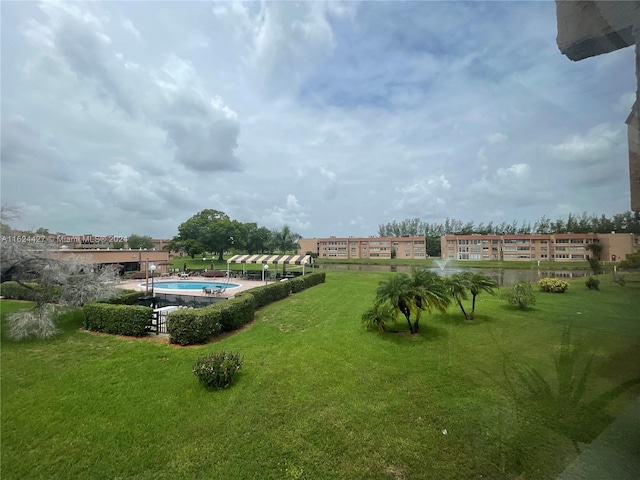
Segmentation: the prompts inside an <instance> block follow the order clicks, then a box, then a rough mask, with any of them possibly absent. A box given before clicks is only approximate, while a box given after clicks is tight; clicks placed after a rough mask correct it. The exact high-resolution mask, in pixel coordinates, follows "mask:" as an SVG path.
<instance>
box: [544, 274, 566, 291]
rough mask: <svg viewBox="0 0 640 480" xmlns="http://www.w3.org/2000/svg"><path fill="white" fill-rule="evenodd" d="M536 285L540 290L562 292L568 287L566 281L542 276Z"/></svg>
mask: <svg viewBox="0 0 640 480" xmlns="http://www.w3.org/2000/svg"><path fill="white" fill-rule="evenodd" d="M538 286H539V287H540V290H541V291H543V292H549V293H564V292H566V291H567V288H569V284H568V283H567V282H565V281H564V280H559V279H557V278H543V279H541V280H539V281H538Z"/></svg>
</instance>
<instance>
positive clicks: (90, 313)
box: [84, 302, 153, 337]
mask: <svg viewBox="0 0 640 480" xmlns="http://www.w3.org/2000/svg"><path fill="white" fill-rule="evenodd" d="M152 315H153V310H152V309H151V308H149V307H141V306H139V305H111V304H109V303H97V302H96V303H87V304H86V305H85V306H84V328H85V329H87V330H91V331H94V332H103V333H111V334H115V335H128V336H131V337H142V336H143V335H146V334H147V328H148V327H149V326H150V325H151V319H152Z"/></svg>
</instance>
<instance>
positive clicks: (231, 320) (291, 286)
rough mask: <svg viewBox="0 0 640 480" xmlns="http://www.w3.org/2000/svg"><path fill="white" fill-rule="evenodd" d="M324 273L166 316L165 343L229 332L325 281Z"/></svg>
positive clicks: (190, 341)
mask: <svg viewBox="0 0 640 480" xmlns="http://www.w3.org/2000/svg"><path fill="white" fill-rule="evenodd" d="M325 278H326V274H325V273H324V272H319V273H313V274H310V275H304V276H302V277H296V278H294V279H292V280H289V281H286V282H277V283H272V284H269V285H265V286H262V287H257V288H253V289H251V290H250V291H247V292H242V293H239V294H238V295H236V296H235V298H233V299H232V300H227V301H224V302H218V303H214V304H212V305H209V306H207V307H204V308H198V309H189V310H178V311H176V312H171V313H170V314H169V315H168V316H167V332H169V342H171V343H179V344H180V345H191V344H194V343H204V342H206V341H207V340H209V339H210V338H212V337H214V336H216V335H217V334H219V333H221V332H231V331H233V330H237V329H238V328H240V327H242V326H243V325H245V324H247V323H249V322H250V321H251V320H253V316H254V313H255V310H256V309H257V308H261V307H264V306H265V305H268V304H270V303H272V302H275V301H278V300H282V299H284V298H287V296H288V295H289V294H290V293H291V292H300V291H302V290H304V289H305V288H309V287H311V286H314V285H318V284H320V283H323V282H324V281H325Z"/></svg>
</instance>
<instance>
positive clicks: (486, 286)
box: [467, 272, 498, 320]
mask: <svg viewBox="0 0 640 480" xmlns="http://www.w3.org/2000/svg"><path fill="white" fill-rule="evenodd" d="M497 287H498V284H497V283H496V281H495V280H494V279H493V278H491V277H490V276H489V275H485V274H484V273H480V272H475V273H474V274H473V275H471V276H470V277H469V291H470V292H471V295H472V297H473V299H472V301H471V318H467V320H473V314H474V313H475V311H476V297H477V296H478V295H479V294H480V292H487V293H489V294H491V295H495V292H494V291H493V289H494V288H497Z"/></svg>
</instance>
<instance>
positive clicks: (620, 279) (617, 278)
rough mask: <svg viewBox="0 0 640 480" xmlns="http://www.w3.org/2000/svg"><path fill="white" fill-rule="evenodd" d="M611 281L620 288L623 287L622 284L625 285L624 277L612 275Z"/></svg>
mask: <svg viewBox="0 0 640 480" xmlns="http://www.w3.org/2000/svg"><path fill="white" fill-rule="evenodd" d="M613 281H614V282H616V283H617V284H618V285H620V286H621V287H624V284H625V283H627V281H626V280H625V279H624V275H614V276H613Z"/></svg>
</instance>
